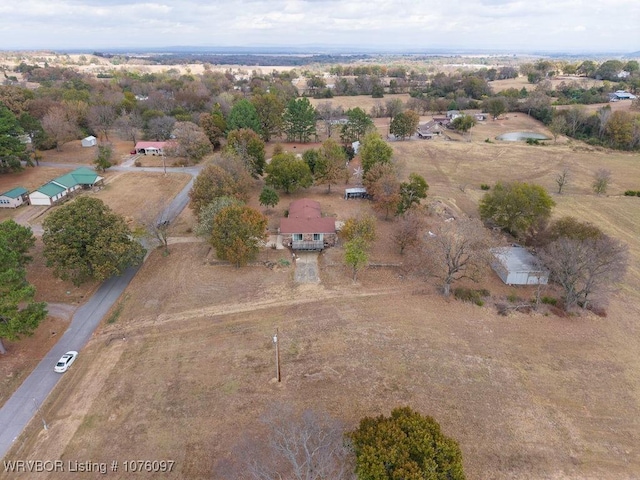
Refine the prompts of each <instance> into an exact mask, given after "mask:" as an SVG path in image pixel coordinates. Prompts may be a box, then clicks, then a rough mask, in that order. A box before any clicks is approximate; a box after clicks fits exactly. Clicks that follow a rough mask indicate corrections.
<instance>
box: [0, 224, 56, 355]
mask: <svg viewBox="0 0 640 480" xmlns="http://www.w3.org/2000/svg"><path fill="white" fill-rule="evenodd" d="M34 244H35V237H34V236H33V233H32V232H31V229H30V228H27V227H23V226H21V225H18V224H17V223H16V222H14V221H13V220H7V221H4V222H2V223H0V354H4V353H6V350H5V347H4V344H3V343H2V340H3V339H5V340H18V339H19V338H20V337H21V336H23V335H31V334H32V333H33V331H34V330H35V329H36V327H37V326H38V325H39V323H40V322H41V321H42V320H43V319H44V318H45V316H46V315H47V309H46V304H45V303H42V302H36V301H35V293H36V291H35V288H34V287H33V285H31V284H30V283H29V282H28V281H27V277H26V275H27V274H26V265H27V264H28V263H29V262H30V261H31V257H30V256H29V250H30V249H31V248H33V246H34Z"/></svg>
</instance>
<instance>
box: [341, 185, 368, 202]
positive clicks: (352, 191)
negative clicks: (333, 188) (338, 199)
mask: <svg viewBox="0 0 640 480" xmlns="http://www.w3.org/2000/svg"><path fill="white" fill-rule="evenodd" d="M350 198H369V194H368V193H367V189H366V188H364V187H355V188H345V189H344V199H345V200H349V199H350Z"/></svg>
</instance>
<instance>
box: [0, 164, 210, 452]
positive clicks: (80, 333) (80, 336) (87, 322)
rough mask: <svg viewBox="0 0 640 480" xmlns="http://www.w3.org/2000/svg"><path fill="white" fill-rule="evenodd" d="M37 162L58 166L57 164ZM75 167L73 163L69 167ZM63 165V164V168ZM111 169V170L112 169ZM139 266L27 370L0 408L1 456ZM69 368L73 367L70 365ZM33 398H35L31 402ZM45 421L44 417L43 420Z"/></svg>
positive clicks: (108, 286)
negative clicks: (60, 365) (61, 364)
mask: <svg viewBox="0 0 640 480" xmlns="http://www.w3.org/2000/svg"><path fill="white" fill-rule="evenodd" d="M40 165H46V166H55V167H62V166H64V165H61V164H49V163H47V164H45V163H44V162H40ZM74 167H77V165H73V166H72V168H74ZM65 168H66V167H65ZM116 168H117V169H122V170H132V171H162V170H163V169H162V168H159V169H151V168H138V167H134V168H127V167H119V168H118V167H116ZM116 168H114V169H116ZM167 171H168V172H176V171H178V172H184V173H190V174H191V175H192V177H195V175H197V172H198V171H199V169H198V168H193V167H191V168H179V169H167ZM193 180H194V178H192V179H191V181H190V182H189V184H187V186H185V187H184V188H183V189H182V191H181V192H180V193H179V194H178V195H177V196H176V197H175V198H174V199H173V201H172V202H171V203H170V204H169V206H168V207H167V208H166V209H165V211H164V212H162V213H161V214H160V216H159V218H158V221H159V222H160V221H165V220H168V221H172V220H174V219H175V218H176V217H177V216H178V215H179V214H180V212H182V210H183V209H184V208H185V207H186V205H187V203H188V202H189V190H190V189H191V185H192V184H193ZM138 268H139V267H135V268H129V269H128V270H126V271H125V272H124V274H123V275H122V276H119V277H113V278H110V279H109V280H107V281H106V282H104V283H103V284H102V285H101V286H100V288H99V289H98V291H97V292H96V293H95V294H94V295H93V296H92V297H91V298H90V299H89V300H88V301H87V302H86V303H85V304H84V305H82V306H81V307H80V308H78V310H77V311H76V313H75V315H74V316H73V319H72V320H71V323H70V325H69V328H68V329H67V331H66V332H65V333H64V335H63V336H62V337H60V340H58V343H56V344H55V345H54V346H53V348H51V350H50V351H49V353H47V355H46V356H45V357H44V358H43V359H42V361H41V362H40V363H39V364H38V366H37V367H36V368H35V369H34V370H33V372H31V375H29V376H28V377H27V378H26V379H25V380H24V382H23V383H22V385H21V386H20V388H18V390H16V392H15V393H14V394H13V395H12V396H11V398H10V399H9V400H7V402H6V403H5V404H4V405H3V406H2V408H1V409H0V458H3V457H4V456H5V455H6V453H7V451H8V450H9V449H10V448H11V445H12V444H13V442H14V441H15V440H16V438H17V437H18V436H19V435H20V433H22V431H23V430H24V428H25V427H26V426H27V424H28V423H29V421H30V420H31V418H32V417H33V416H34V415H35V414H36V406H35V405H36V403H37V404H38V405H40V404H41V403H43V402H44V400H45V399H46V398H47V397H48V396H49V394H50V393H51V391H52V390H53V388H54V387H55V386H56V384H57V383H58V380H59V379H60V377H61V376H62V375H60V374H58V373H54V371H53V367H54V365H55V362H56V361H57V360H58V359H59V358H60V357H61V356H62V355H63V354H64V353H65V352H68V351H69V350H76V351H78V352H80V355H79V356H78V360H76V362H82V351H81V350H82V347H84V346H85V345H86V343H87V342H88V341H89V338H90V337H91V335H92V334H93V332H94V330H95V329H96V327H97V326H98V324H99V323H100V320H102V318H103V317H104V316H105V315H106V313H107V312H108V311H109V309H110V308H111V306H112V305H113V304H114V303H115V302H116V301H117V300H118V298H119V297H120V295H121V294H122V292H123V291H124V289H125V288H126V287H127V285H128V284H129V282H130V281H131V279H132V278H133V277H134V276H135V274H136V272H137V271H138ZM71 368H73V366H72V367H71ZM34 399H35V401H34ZM45 420H46V419H45Z"/></svg>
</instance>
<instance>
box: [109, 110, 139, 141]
mask: <svg viewBox="0 0 640 480" xmlns="http://www.w3.org/2000/svg"><path fill="white" fill-rule="evenodd" d="M114 125H115V128H116V130H117V131H118V133H119V134H120V136H121V137H122V138H123V139H125V140H131V141H132V142H133V145H134V146H135V145H136V140H137V138H138V135H139V132H140V130H142V127H143V125H144V122H143V121H142V117H141V116H140V114H138V113H136V112H132V113H125V114H123V115H121V116H120V117H118V119H117V120H116V121H115V124H114Z"/></svg>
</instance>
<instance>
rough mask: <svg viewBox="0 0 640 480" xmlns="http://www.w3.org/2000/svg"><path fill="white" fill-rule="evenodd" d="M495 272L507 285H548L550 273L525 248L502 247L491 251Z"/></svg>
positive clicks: (492, 265)
mask: <svg viewBox="0 0 640 480" xmlns="http://www.w3.org/2000/svg"><path fill="white" fill-rule="evenodd" d="M491 253H492V254H493V256H494V259H495V260H494V261H493V262H492V264H491V267H492V268H493V270H494V271H495V272H496V273H497V274H498V276H499V277H500V279H501V280H502V281H503V282H504V283H506V284H507V285H538V284H543V285H546V284H547V283H548V282H549V272H548V271H547V270H545V269H544V268H543V267H542V266H541V265H540V262H539V260H538V259H537V258H536V257H535V256H534V255H533V254H531V253H530V252H529V251H528V250H527V249H526V248H524V247H516V246H511V247H500V248H493V249H491Z"/></svg>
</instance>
